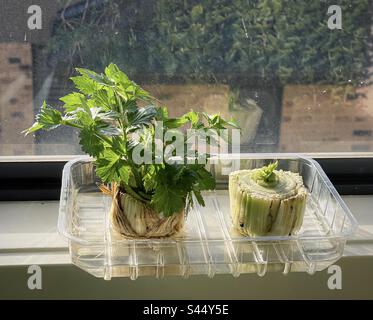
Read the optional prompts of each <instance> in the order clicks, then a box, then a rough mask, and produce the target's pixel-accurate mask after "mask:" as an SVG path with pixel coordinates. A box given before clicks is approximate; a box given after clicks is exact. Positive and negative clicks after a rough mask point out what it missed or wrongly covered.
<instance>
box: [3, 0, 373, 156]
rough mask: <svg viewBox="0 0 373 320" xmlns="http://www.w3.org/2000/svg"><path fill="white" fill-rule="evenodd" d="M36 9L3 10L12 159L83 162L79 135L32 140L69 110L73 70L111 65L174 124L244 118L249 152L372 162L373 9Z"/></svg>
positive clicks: (153, 2)
mask: <svg viewBox="0 0 373 320" xmlns="http://www.w3.org/2000/svg"><path fill="white" fill-rule="evenodd" d="M33 4H34V3H33V2H32V1H29V0H26V1H22V4H19V3H18V2H17V3H16V2H14V1H11V0H3V1H2V4H1V19H0V124H1V133H0V155H2V156H13V155H62V154H79V153H82V151H81V150H80V148H79V146H78V143H77V135H76V132H74V131H73V130H71V129H66V128H61V129H58V130H57V131H53V132H50V133H47V134H45V133H37V134H36V135H35V136H30V137H24V136H23V134H21V131H22V130H23V129H25V128H27V127H28V126H30V125H31V123H32V122H33V119H34V115H35V113H36V112H37V111H38V109H39V107H40V105H41V102H42V101H43V100H47V101H48V103H49V104H52V105H62V103H61V102H59V100H58V98H59V97H60V96H62V95H64V94H66V93H67V92H68V91H69V90H71V83H70V82H69V77H70V76H71V75H73V74H74V67H87V68H90V69H94V70H97V71H101V70H103V68H104V67H105V66H106V65H107V64H108V63H110V62H115V63H116V64H118V65H119V66H120V67H121V68H122V69H123V70H125V72H126V73H128V75H129V76H130V77H131V78H133V79H134V80H135V81H136V82H138V83H139V84H141V85H143V86H144V87H145V88H146V89H147V90H149V91H150V92H151V93H153V95H155V96H156V97H157V98H158V99H159V100H160V101H161V102H162V103H165V104H167V105H169V106H170V107H171V108H172V110H174V111H173V112H174V113H175V114H179V113H181V112H183V111H185V109H190V108H194V109H197V108H200V109H204V110H207V111H209V112H220V113H222V114H227V115H228V114H229V115H232V116H233V117H235V118H237V120H238V121H239V123H240V125H241V127H242V130H243V135H242V139H241V144H242V150H243V151H249V152H267V151H269V152H273V151H277V152H356V151H360V150H364V151H373V140H369V139H367V137H369V136H371V128H372V127H373V102H372V101H373V100H372V99H373V86H372V82H371V80H372V79H371V74H372V65H371V60H370V57H371V55H372V49H371V48H372V46H371V42H372V28H371V27H372V26H371V19H370V17H371V13H372V12H371V6H370V1H369V0H358V1H343V2H341V4H340V6H339V7H340V9H341V12H342V16H339V15H338V12H334V13H333V14H328V8H329V4H328V2H327V1H312V2H310V1H305V0H304V1H297V2H289V1H280V2H274V1H273V2H272V1H268V2H263V1H221V2H219V4H216V3H214V2H211V1H203V0H202V1H181V0H147V1H135V0H111V1H103V0H96V1H88V0H84V1H76V0H69V1H53V2H51V1H47V0H42V1H38V6H39V7H40V12H39V11H33V10H34V9H32V10H31V11H29V12H30V13H28V10H29V8H30V6H31V5H33ZM38 19H39V20H40V21H41V22H40V21H39V20H38ZM39 22H40V23H39Z"/></svg>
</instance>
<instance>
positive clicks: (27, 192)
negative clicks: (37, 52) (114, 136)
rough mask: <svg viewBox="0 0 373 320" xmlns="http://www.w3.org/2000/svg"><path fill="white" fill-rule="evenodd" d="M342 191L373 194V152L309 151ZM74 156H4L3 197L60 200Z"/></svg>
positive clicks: (0, 198)
mask: <svg viewBox="0 0 373 320" xmlns="http://www.w3.org/2000/svg"><path fill="white" fill-rule="evenodd" d="M304 155H305V156H309V157H312V158H313V159H315V160H316V161H317V162H318V163H319V164H320V165H321V167H322V168H323V170H324V171H325V173H326V174H327V176H328V177H329V179H330V181H331V182H332V183H333V185H334V186H335V188H336V189H337V191H338V192H339V193H340V194H341V195H373V152H367V153H357V154H355V153H309V154H304ZM78 156H79V155H71V156H32V157H27V156H26V157H0V201H47V200H59V198H60V189H61V178H62V170H63V167H64V165H65V164H66V162H67V161H69V160H71V159H75V158H76V157H78Z"/></svg>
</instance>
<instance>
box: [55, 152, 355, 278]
mask: <svg viewBox="0 0 373 320" xmlns="http://www.w3.org/2000/svg"><path fill="white" fill-rule="evenodd" d="M275 159H278V160H279V168H280V169H284V170H291V171H294V172H299V173H300V174H301V175H302V176H303V180H304V184H305V186H306V187H307V188H308V190H309V192H310V196H309V197H308V201H307V207H306V213H305V217H304V221H303V225H302V228H301V230H300V231H299V232H298V233H297V234H296V235H293V236H281V237H272V236H271V237H255V238H252V237H244V236H241V235H239V234H237V233H236V232H235V231H234V230H233V229H232V225H231V219H230V212H229V197H228V176H227V173H229V172H231V171H234V170H237V169H238V168H240V169H251V168H256V167H260V166H263V165H265V164H268V163H269V162H271V161H273V160H275ZM210 169H211V171H212V172H213V173H214V175H215V176H216V179H217V182H218V183H217V190H216V191H213V192H206V193H205V195H204V197H205V202H206V206H205V207H201V206H199V205H195V207H194V208H193V209H192V210H191V211H190V212H189V213H188V216H187V221H186V225H185V228H184V231H183V234H181V235H180V236H178V237H177V238H172V239H145V240H144V239H138V240H137V239H135V240H128V239H123V238H121V237H120V236H119V235H118V234H117V233H116V232H115V231H113V230H112V228H111V226H110V221H109V216H108V213H109V209H110V204H111V198H110V197H108V196H106V195H104V194H103V193H101V192H100V191H99V189H98V187H97V185H98V184H99V180H98V178H97V177H96V176H95V173H94V166H93V164H92V160H91V159H89V158H81V159H77V160H73V161H70V162H68V163H67V164H66V166H65V168H64V171H63V181H62V189H61V200H60V213H59V220H58V229H59V232H60V233H61V234H63V235H64V236H65V237H66V238H68V240H69V246H70V254H71V258H72V261H73V263H74V264H76V265H77V266H78V267H80V268H82V269H83V270H85V271H87V272H89V273H91V274H93V275H94V276H96V277H103V278H105V279H107V280H108V279H110V278H111V277H130V278H131V279H136V278H137V277H139V276H145V275H147V276H155V277H163V276H165V275H179V276H182V277H189V276H190V275H193V274H206V275H208V276H209V277H213V276H214V275H215V274H222V273H223V274H227V273H229V274H232V275H233V276H235V277H237V276H239V275H240V274H243V273H253V272H255V273H257V274H258V275H260V276H263V275H264V274H265V273H266V272H268V271H280V272H283V273H285V274H286V273H288V272H294V271H298V272H299V271H300V272H302V271H306V272H308V273H311V274H312V273H314V272H316V271H320V270H323V269H325V268H327V267H328V266H330V265H331V264H333V263H334V262H335V261H337V260H338V259H339V258H340V257H341V256H342V254H343V249H344V245H345V242H346V239H347V238H348V237H349V236H351V235H352V234H353V233H354V231H355V229H356V227H357V224H356V221H355V219H354V218H353V216H352V214H351V212H350V211H349V209H348V208H347V206H346V205H345V204H344V202H343V201H342V199H341V198H340V196H339V195H338V193H337V191H336V190H335V188H334V187H333V185H332V184H331V183H330V181H329V179H328V178H327V176H326V175H325V173H324V172H323V171H322V169H321V167H320V166H319V165H318V163H317V162H316V161H314V160H312V159H309V158H305V157H302V156H300V155H292V154H241V155H236V156H233V155H229V156H227V157H225V158H223V159H220V160H219V159H215V160H214V161H211V163H210Z"/></svg>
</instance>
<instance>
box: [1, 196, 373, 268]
mask: <svg viewBox="0 0 373 320" xmlns="http://www.w3.org/2000/svg"><path fill="white" fill-rule="evenodd" d="M343 199H344V200H345V202H346V203H347V205H348V206H349V207H350V209H351V211H352V213H353V214H354V216H355V217H356V219H357V221H358V223H359V230H358V232H357V233H356V235H355V236H354V238H353V239H351V240H349V241H348V243H347V245H346V247H345V251H344V256H346V257H361V256H373V214H372V208H373V196H344V197H343ZM57 218H58V201H46V202H38V201H28V202H0V266H17V265H31V264H39V265H50V264H58V265H61V264H70V263H71V261H70V256H69V250H68V244H67V241H66V240H65V239H64V238H63V237H62V236H60V235H59V234H58V233H57Z"/></svg>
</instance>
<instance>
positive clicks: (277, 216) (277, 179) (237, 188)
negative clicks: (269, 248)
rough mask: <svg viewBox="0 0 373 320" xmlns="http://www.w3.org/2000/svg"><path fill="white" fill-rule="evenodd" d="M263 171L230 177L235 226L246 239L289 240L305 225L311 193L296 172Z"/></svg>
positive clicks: (270, 169)
mask: <svg viewBox="0 0 373 320" xmlns="http://www.w3.org/2000/svg"><path fill="white" fill-rule="evenodd" d="M270 166H272V167H269V166H268V167H263V168H260V169H253V170H239V171H235V172H233V173H231V174H230V176H229V195H230V209H231V216H232V221H233V225H234V227H235V228H236V229H238V230H239V232H240V233H241V234H243V235H248V236H266V235H275V236H285V235H291V234H294V233H295V232H297V231H298V230H299V229H300V227H301V225H302V222H303V216H304V211H305V206H306V198H307V189H306V188H305V187H304V186H303V179H302V177H301V176H300V175H299V174H297V173H294V172H290V171H283V170H274V169H275V168H276V167H277V163H276V164H274V165H273V164H272V165H270Z"/></svg>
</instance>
